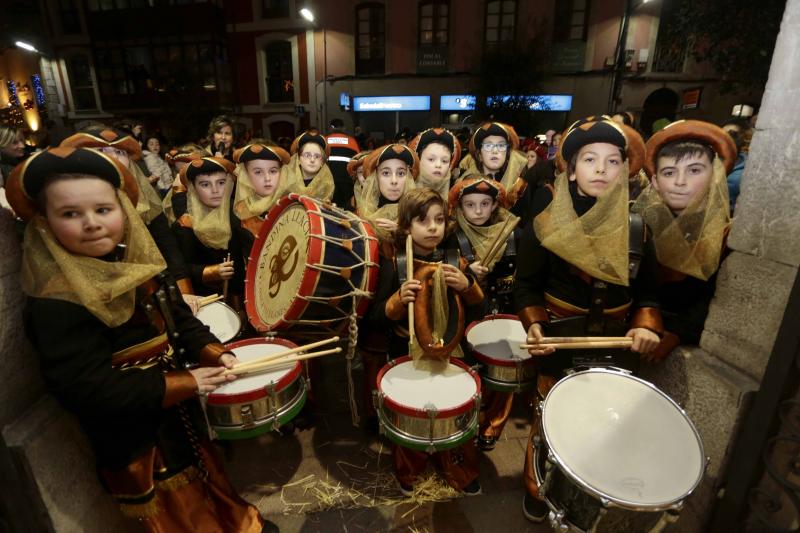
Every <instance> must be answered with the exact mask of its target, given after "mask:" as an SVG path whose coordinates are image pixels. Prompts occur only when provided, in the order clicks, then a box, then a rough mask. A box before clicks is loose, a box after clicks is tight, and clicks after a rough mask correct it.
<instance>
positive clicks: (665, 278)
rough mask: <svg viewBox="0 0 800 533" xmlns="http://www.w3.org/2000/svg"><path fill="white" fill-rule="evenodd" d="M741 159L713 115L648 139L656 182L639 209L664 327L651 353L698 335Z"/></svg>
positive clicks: (656, 356) (690, 341)
mask: <svg viewBox="0 0 800 533" xmlns="http://www.w3.org/2000/svg"><path fill="white" fill-rule="evenodd" d="M735 161H736V148H735V146H734V145H733V143H732V142H731V141H730V139H729V137H728V136H727V135H726V133H725V131H724V130H722V129H721V128H719V127H717V126H715V125H714V124H709V123H708V122H701V121H698V120H681V121H678V122H673V123H672V124H670V125H669V126H667V127H666V128H664V129H662V130H661V131H659V132H658V133H656V134H655V135H653V136H652V137H651V138H650V139H649V140H648V141H647V158H646V160H645V167H646V168H647V171H648V174H650V175H651V176H652V177H651V178H650V187H648V188H647V189H645V190H644V192H643V193H642V195H641V196H640V197H639V199H638V200H637V201H636V203H635V204H634V205H633V210H634V211H635V212H638V213H641V215H642V217H643V218H644V220H645V222H646V223H647V226H648V228H650V230H651V231H652V234H653V242H654V243H655V248H656V254H657V256H658V262H659V275H658V282H659V290H658V296H659V299H660V303H661V312H662V314H663V316H664V329H665V330H666V331H665V332H664V337H663V338H662V340H661V343H660V344H659V346H658V349H656V350H655V351H654V352H653V353H651V354H649V355H648V356H647V359H650V360H656V361H657V360H660V359H662V358H664V357H666V356H667V355H669V353H670V352H671V351H672V350H673V349H674V348H675V347H676V346H678V345H679V344H697V343H699V342H700V334H701V333H702V331H703V323H704V322H705V319H706V315H707V314H708V304H709V303H710V301H711V298H712V297H713V296H714V288H715V286H716V278H717V270H718V269H719V264H720V260H721V257H722V254H723V249H724V248H725V240H726V238H727V234H728V230H729V229H730V224H731V219H730V215H729V210H728V188H727V181H726V174H727V172H728V171H730V169H731V167H732V166H733V164H734V162H735Z"/></svg>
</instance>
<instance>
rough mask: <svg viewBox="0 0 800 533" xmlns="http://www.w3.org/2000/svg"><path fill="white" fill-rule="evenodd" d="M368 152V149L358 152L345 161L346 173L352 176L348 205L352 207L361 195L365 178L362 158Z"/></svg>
mask: <svg viewBox="0 0 800 533" xmlns="http://www.w3.org/2000/svg"><path fill="white" fill-rule="evenodd" d="M369 154H370V152H369V151H364V152H359V153H357V154H356V155H354V156H353V157H352V158H351V159H350V162H349V163H347V173H348V174H349V175H350V177H351V178H353V198H351V199H350V205H351V207H352V208H353V209H355V207H356V198H358V197H359V196H360V195H361V193H362V191H363V189H364V182H365V181H366V180H367V176H366V174H364V159H365V158H366V157H367V156H368V155H369Z"/></svg>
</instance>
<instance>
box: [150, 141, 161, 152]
mask: <svg viewBox="0 0 800 533" xmlns="http://www.w3.org/2000/svg"><path fill="white" fill-rule="evenodd" d="M147 150H148V151H149V152H150V153H151V154H157V153H158V152H159V151H161V143H160V142H159V140H158V139H156V138H155V137H150V138H149V139H147Z"/></svg>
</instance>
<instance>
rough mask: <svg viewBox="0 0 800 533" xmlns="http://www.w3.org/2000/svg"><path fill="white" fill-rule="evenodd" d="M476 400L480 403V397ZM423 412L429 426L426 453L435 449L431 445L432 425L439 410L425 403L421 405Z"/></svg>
mask: <svg viewBox="0 0 800 533" xmlns="http://www.w3.org/2000/svg"><path fill="white" fill-rule="evenodd" d="M478 402H479V403H480V398H478ZM423 409H425V412H426V413H427V415H428V427H429V431H430V432H429V435H428V440H429V442H428V448H427V449H426V450H425V451H426V452H428V453H434V452H435V451H436V447H435V446H434V445H433V427H434V424H435V423H436V415H437V414H438V413H439V410H438V409H436V406H435V405H433V404H432V403H428V404H425V406H424V407H423Z"/></svg>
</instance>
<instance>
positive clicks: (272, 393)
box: [267, 384, 281, 431]
mask: <svg viewBox="0 0 800 533" xmlns="http://www.w3.org/2000/svg"><path fill="white" fill-rule="evenodd" d="M267 393H268V394H269V399H270V402H271V403H272V408H273V409H274V414H273V415H272V429H273V430H274V431H278V429H279V428H280V427H281V423H280V422H279V421H278V391H277V390H276V387H275V385H274V384H270V385H269V386H267Z"/></svg>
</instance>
